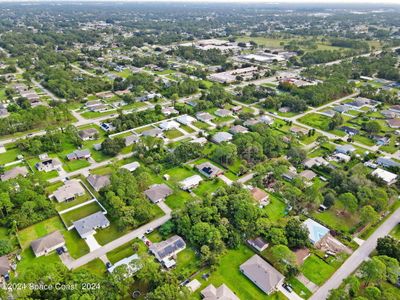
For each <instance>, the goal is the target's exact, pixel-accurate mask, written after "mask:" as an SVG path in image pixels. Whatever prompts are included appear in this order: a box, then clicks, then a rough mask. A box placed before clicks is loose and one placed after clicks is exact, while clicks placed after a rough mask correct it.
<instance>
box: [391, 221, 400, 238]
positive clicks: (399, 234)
mask: <svg viewBox="0 0 400 300" xmlns="http://www.w3.org/2000/svg"><path fill="white" fill-rule="evenodd" d="M390 235H391V236H392V237H394V238H396V239H398V240H400V225H399V224H398V225H397V226H396V227H395V228H394V229H393V230H392V231H391V232H390Z"/></svg>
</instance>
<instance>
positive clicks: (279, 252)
mask: <svg viewBox="0 0 400 300" xmlns="http://www.w3.org/2000/svg"><path fill="white" fill-rule="evenodd" d="M271 261H272V263H273V264H274V266H275V267H276V268H277V269H278V270H280V271H281V272H282V273H284V274H285V275H286V274H288V273H289V272H290V271H291V270H292V269H296V256H295V255H294V253H293V252H292V251H291V250H290V249H289V248H288V247H286V246H285V245H275V246H273V247H272V248H271Z"/></svg>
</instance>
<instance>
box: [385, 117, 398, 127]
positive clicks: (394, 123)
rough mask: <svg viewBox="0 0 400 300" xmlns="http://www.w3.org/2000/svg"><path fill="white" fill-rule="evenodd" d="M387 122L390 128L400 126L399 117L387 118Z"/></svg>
mask: <svg viewBox="0 0 400 300" xmlns="http://www.w3.org/2000/svg"><path fill="white" fill-rule="evenodd" d="M386 123H387V124H388V125H389V127H390V128H400V119H399V118H396V119H389V120H386Z"/></svg>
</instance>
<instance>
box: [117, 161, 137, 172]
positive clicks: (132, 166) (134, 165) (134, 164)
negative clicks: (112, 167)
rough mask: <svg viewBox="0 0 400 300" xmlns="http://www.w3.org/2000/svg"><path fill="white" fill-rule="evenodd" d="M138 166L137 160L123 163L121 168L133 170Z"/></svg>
mask: <svg viewBox="0 0 400 300" xmlns="http://www.w3.org/2000/svg"><path fill="white" fill-rule="evenodd" d="M139 167H140V164H139V163H138V162H137V161H134V162H132V163H129V164H126V165H123V166H122V167H121V168H123V169H126V170H128V171H129V172H133V171H135V170H136V169H137V168H139Z"/></svg>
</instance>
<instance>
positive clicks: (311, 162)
mask: <svg viewBox="0 0 400 300" xmlns="http://www.w3.org/2000/svg"><path fill="white" fill-rule="evenodd" d="M327 165H329V163H328V162H327V161H326V160H325V159H324V158H323V157H312V158H308V159H306V160H305V161H303V166H304V167H306V168H309V169H311V168H312V167H314V166H317V167H319V166H327Z"/></svg>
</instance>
